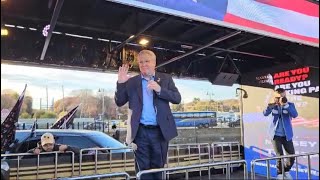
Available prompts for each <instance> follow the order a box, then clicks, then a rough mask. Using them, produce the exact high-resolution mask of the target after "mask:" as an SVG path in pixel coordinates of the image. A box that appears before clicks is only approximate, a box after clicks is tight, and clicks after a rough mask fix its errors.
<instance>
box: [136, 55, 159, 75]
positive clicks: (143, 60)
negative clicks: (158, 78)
mask: <svg viewBox="0 0 320 180" xmlns="http://www.w3.org/2000/svg"><path fill="white" fill-rule="evenodd" d="M138 63H139V69H140V72H141V73H142V74H143V75H144V76H150V75H151V74H152V75H153V73H154V71H155V69H156V60H155V59H154V57H153V56H151V55H149V54H141V55H140V56H138Z"/></svg>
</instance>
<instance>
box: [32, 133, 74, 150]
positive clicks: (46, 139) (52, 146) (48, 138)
mask: <svg viewBox="0 0 320 180" xmlns="http://www.w3.org/2000/svg"><path fill="white" fill-rule="evenodd" d="M54 151H60V152H66V151H72V152H74V153H77V154H79V152H80V149H79V148H77V147H71V146H68V145H64V144H56V143H55V140H54V137H53V135H52V134H51V133H44V134H43V135H42V136H41V141H40V142H39V143H38V146H37V147H36V148H33V149H30V150H29V151H28V153H33V154H36V155H38V154H40V153H42V152H54Z"/></svg>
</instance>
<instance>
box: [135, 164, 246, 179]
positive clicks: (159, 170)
mask: <svg viewBox="0 0 320 180" xmlns="http://www.w3.org/2000/svg"><path fill="white" fill-rule="evenodd" d="M239 163H241V164H243V165H244V167H243V178H244V179H248V174H247V162H246V161H245V160H238V161H228V162H217V163H206V164H196V165H190V166H183V167H172V168H160V169H150V170H143V171H140V172H138V174H137V180H140V179H141V176H142V175H144V174H150V173H160V172H164V173H165V174H166V173H167V172H168V171H169V172H170V171H179V170H186V171H187V172H188V169H196V168H203V167H212V166H221V165H226V166H227V169H230V165H231V164H239ZM210 174H211V173H210V172H209V173H208V175H209V179H210ZM186 179H188V176H186ZM227 179H231V176H230V171H229V170H227Z"/></svg>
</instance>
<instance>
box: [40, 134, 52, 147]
mask: <svg viewBox="0 0 320 180" xmlns="http://www.w3.org/2000/svg"><path fill="white" fill-rule="evenodd" d="M45 144H54V137H53V135H52V134H51V133H44V134H43V135H42V136H41V145H42V146H43V145H45Z"/></svg>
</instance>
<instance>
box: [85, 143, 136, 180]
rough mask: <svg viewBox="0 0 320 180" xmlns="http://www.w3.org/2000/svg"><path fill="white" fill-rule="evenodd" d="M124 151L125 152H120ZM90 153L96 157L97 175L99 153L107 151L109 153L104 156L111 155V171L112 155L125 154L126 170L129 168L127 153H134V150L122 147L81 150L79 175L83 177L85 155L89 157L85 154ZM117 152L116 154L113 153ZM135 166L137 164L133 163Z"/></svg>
mask: <svg viewBox="0 0 320 180" xmlns="http://www.w3.org/2000/svg"><path fill="white" fill-rule="evenodd" d="M120 150H123V151H120ZM89 151H93V152H94V153H93V155H94V163H95V166H94V168H95V173H98V172H97V168H98V154H99V153H98V152H99V151H107V153H104V154H109V155H110V156H109V162H110V171H111V170H112V166H111V164H112V154H114V153H118V154H119V153H123V154H124V170H125V169H126V167H127V153H133V150H132V148H130V147H122V148H86V149H81V150H80V159H79V175H81V173H82V163H83V155H88V154H85V152H89ZM113 151H115V152H113ZM133 164H135V163H133Z"/></svg>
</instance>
